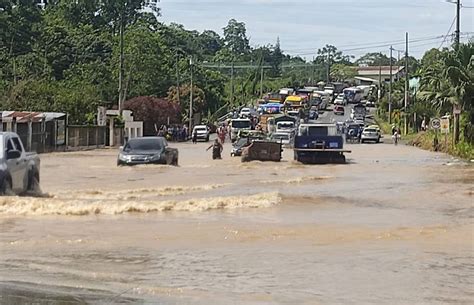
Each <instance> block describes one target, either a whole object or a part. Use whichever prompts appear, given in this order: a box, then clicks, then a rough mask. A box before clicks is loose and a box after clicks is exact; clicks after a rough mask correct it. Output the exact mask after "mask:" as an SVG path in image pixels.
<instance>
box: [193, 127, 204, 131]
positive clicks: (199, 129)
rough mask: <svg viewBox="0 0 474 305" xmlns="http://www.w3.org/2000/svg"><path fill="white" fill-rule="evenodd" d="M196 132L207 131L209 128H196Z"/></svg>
mask: <svg viewBox="0 0 474 305" xmlns="http://www.w3.org/2000/svg"><path fill="white" fill-rule="evenodd" d="M194 130H196V131H207V128H206V127H196V128H194Z"/></svg>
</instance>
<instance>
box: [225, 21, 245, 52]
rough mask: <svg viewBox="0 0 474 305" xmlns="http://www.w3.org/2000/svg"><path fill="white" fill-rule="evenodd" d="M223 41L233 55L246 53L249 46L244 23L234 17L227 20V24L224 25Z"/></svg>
mask: <svg viewBox="0 0 474 305" xmlns="http://www.w3.org/2000/svg"><path fill="white" fill-rule="evenodd" d="M224 42H225V46H226V47H227V48H228V49H229V50H231V52H232V53H233V54H234V55H241V54H248V52H249V51H250V46H249V39H248V38H247V29H246V28H245V23H243V22H238V21H237V20H235V19H231V20H229V23H228V24H227V26H226V27H224Z"/></svg>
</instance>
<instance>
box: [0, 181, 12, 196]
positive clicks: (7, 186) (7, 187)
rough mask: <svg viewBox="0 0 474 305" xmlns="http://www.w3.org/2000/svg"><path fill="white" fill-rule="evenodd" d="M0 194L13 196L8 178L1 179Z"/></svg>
mask: <svg viewBox="0 0 474 305" xmlns="http://www.w3.org/2000/svg"><path fill="white" fill-rule="evenodd" d="M0 194H1V195H5V196H13V195H14V194H13V190H12V183H11V181H10V179H9V178H5V179H3V183H2V186H1V188H0Z"/></svg>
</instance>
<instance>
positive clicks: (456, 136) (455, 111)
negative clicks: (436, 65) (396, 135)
mask: <svg viewBox="0 0 474 305" xmlns="http://www.w3.org/2000/svg"><path fill="white" fill-rule="evenodd" d="M460 35H461V0H457V1H456V41H455V45H454V48H455V50H456V52H457V51H458V50H459V44H460ZM454 108H456V109H453V117H454V129H453V133H454V134H453V140H454V144H457V143H458V142H459V114H460V109H458V107H454Z"/></svg>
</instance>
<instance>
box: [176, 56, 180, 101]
mask: <svg viewBox="0 0 474 305" xmlns="http://www.w3.org/2000/svg"><path fill="white" fill-rule="evenodd" d="M179 86H180V84H179V54H178V52H176V94H177V95H178V105H180V104H181V92H180V91H181V90H180V88H179Z"/></svg>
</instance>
